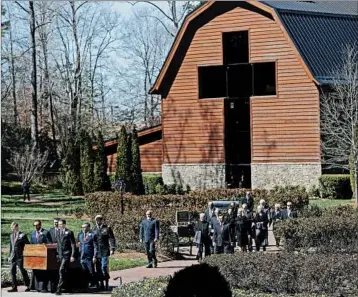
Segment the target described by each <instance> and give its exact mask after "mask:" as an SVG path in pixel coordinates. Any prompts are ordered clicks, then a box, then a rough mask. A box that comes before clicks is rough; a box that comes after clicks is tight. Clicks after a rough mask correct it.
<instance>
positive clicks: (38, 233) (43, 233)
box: [30, 220, 52, 244]
mask: <svg viewBox="0 0 358 297" xmlns="http://www.w3.org/2000/svg"><path fill="white" fill-rule="evenodd" d="M34 226H35V229H36V230H35V231H33V232H32V233H31V240H30V243H31V244H43V243H45V244H46V243H52V238H51V234H50V232H49V231H47V230H45V229H44V228H42V224H41V221H40V220H37V221H35V222H34Z"/></svg>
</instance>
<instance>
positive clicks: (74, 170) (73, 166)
mask: <svg viewBox="0 0 358 297" xmlns="http://www.w3.org/2000/svg"><path fill="white" fill-rule="evenodd" d="M74 139H75V138H74V137H70V138H69V140H68V146H67V150H66V153H65V155H64V157H63V159H62V162H61V173H62V183H63V187H64V189H65V192H66V193H68V194H70V195H82V194H83V188H82V181H81V163H80V147H79V144H78V143H76V142H75V141H74Z"/></svg>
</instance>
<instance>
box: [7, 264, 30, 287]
mask: <svg viewBox="0 0 358 297" xmlns="http://www.w3.org/2000/svg"><path fill="white" fill-rule="evenodd" d="M28 272H29V271H28ZM29 277H30V275H29ZM16 280H17V283H18V285H23V284H24V280H23V278H22V274H21V272H20V269H19V268H17V273H16ZM10 286H11V271H10V268H5V269H4V268H2V269H1V287H2V288H6V287H10Z"/></svg>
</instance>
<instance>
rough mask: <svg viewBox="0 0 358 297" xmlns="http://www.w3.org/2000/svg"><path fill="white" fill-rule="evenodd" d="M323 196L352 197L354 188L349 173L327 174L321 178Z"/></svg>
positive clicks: (333, 197)
mask: <svg viewBox="0 0 358 297" xmlns="http://www.w3.org/2000/svg"><path fill="white" fill-rule="evenodd" d="M319 191H320V194H321V197H322V198H328V199H351V198H352V195H353V193H352V189H351V181H350V176H349V174H325V175H322V176H321V177H320V178H319Z"/></svg>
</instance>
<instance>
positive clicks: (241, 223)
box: [235, 208, 249, 252]
mask: <svg viewBox="0 0 358 297" xmlns="http://www.w3.org/2000/svg"><path fill="white" fill-rule="evenodd" d="M248 226H249V224H248V218H247V217H246V216H245V215H244V210H243V209H242V208H239V209H238V211H237V217H236V222H235V229H236V241H237V244H238V246H239V247H241V251H242V252H247V245H248V244H249V238H248V236H249V233H248V232H249V229H248Z"/></svg>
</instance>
